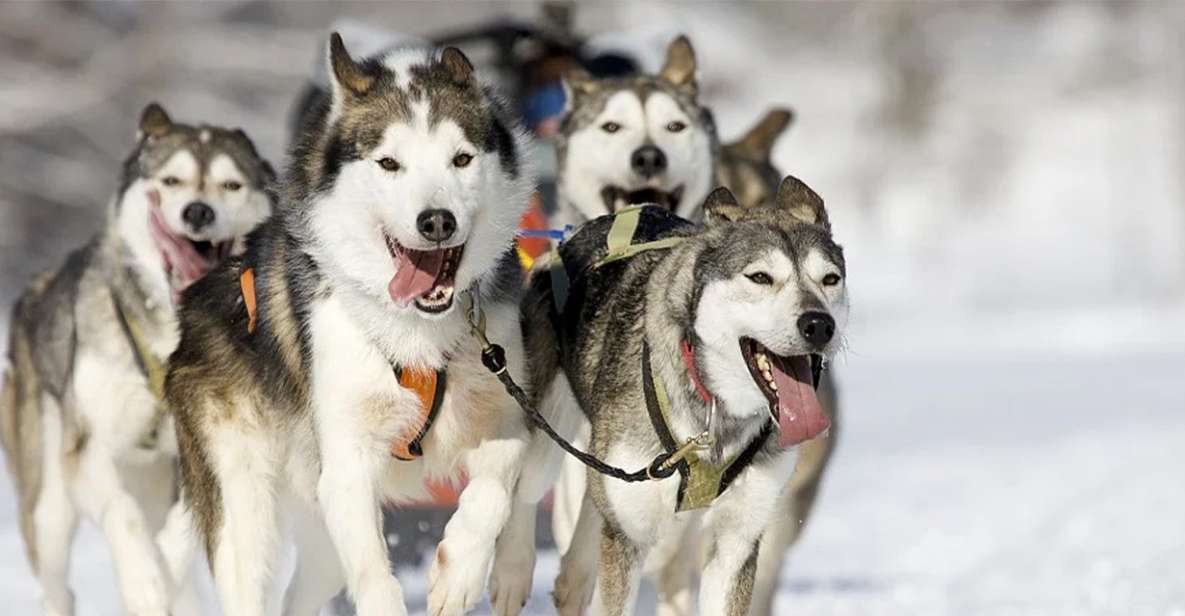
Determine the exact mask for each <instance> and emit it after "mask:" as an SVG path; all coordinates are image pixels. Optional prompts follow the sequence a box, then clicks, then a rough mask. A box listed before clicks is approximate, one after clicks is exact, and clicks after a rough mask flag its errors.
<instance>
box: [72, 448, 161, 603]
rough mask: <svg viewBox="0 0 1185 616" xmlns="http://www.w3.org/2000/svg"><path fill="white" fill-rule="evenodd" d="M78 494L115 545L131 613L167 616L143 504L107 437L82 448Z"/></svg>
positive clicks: (158, 564) (122, 587)
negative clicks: (128, 485)
mask: <svg viewBox="0 0 1185 616" xmlns="http://www.w3.org/2000/svg"><path fill="white" fill-rule="evenodd" d="M76 485H77V486H78V488H77V489H76V490H75V498H76V499H77V501H78V503H79V505H80V506H81V507H82V509H83V510H84V511H86V512H87V514H88V515H90V516H91V517H92V518H93V519H94V520H95V521H96V522H98V524H99V527H100V528H102V529H103V535H104V536H105V537H106V538H107V541H108V543H109V544H110V545H111V555H112V557H113V559H114V560H115V570H116V574H117V576H118V578H119V587H120V592H121V594H122V595H123V601H124V606H125V607H126V608H127V611H128V613H129V614H131V615H132V616H148V615H152V616H165V615H167V614H168V611H169V597H170V594H171V593H170V589H169V586H168V576H166V575H165V574H164V567H163V563H162V562H161V560H160V558H159V555H158V553H157V551H156V545H155V544H154V543H153V541H152V538H151V536H150V534H149V530H148V524H147V521H146V520H145V519H144V513H143V512H142V511H141V510H140V507H139V505H138V504H137V503H136V501H135V499H134V498H133V497H132V495H131V493H130V492H128V490H127V489H126V487H125V486H124V485H123V482H122V480H121V478H120V475H119V471H118V469H117V468H116V466H115V454H114V452H112V451H111V449H110V448H109V447H108V446H107V445H106V442H105V440H102V439H98V438H92V439H91V441H90V442H88V443H87V444H86V446H85V447H84V448H83V450H82V456H81V459H80V461H79V466H78V480H77V481H76Z"/></svg>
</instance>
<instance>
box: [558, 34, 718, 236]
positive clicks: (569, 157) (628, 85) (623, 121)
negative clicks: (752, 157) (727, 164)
mask: <svg viewBox="0 0 1185 616" xmlns="http://www.w3.org/2000/svg"><path fill="white" fill-rule="evenodd" d="M564 89H565V92H566V94H567V108H566V110H565V112H564V116H563V119H562V120H561V122H560V129H559V133H558V136H557V156H558V159H559V177H558V186H557V188H558V196H559V205H558V208H559V209H558V212H557V213H556V217H555V222H557V223H560V224H575V223H578V222H581V221H584V220H588V219H590V218H596V217H597V216H601V215H604V214H611V213H613V212H615V211H617V210H620V209H621V208H623V207H626V206H628V205H634V204H640V203H655V204H658V205H661V206H663V207H665V208H666V209H668V210H670V211H672V212H675V213H676V214H679V215H680V216H683V217H685V218H694V217H696V216H698V209H699V207H700V204H702V203H703V200H704V197H706V196H707V194H708V191H709V190H710V189H711V188H712V186H713V183H712V182H713V173H714V171H713V169H714V165H715V160H716V155H717V150H718V149H719V143H718V141H717V138H716V129H715V125H714V124H713V122H712V118H711V114H710V113H708V111H707V109H706V108H704V107H703V106H701V105H700V104H699V101H698V93H699V89H698V85H697V82H696V61H695V52H694V50H693V49H692V47H691V43H690V42H689V41H688V40H687V38H686V37H682V36H680V37H678V38H676V39H675V40H674V41H672V42H671V44H670V45H669V46H668V48H667V55H666V62H665V64H664V66H663V68H662V70H661V71H660V72H659V74H657V75H638V76H634V77H623V78H611V79H593V78H592V77H590V76H589V75H588V74H587V73H585V72H583V71H581V70H579V69H577V70H573V71H571V72H569V73H568V74H567V75H566V76H565V78H564Z"/></svg>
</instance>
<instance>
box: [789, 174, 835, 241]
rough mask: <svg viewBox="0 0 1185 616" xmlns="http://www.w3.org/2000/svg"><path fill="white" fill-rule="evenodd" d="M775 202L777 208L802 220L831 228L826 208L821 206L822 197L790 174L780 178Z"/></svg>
mask: <svg viewBox="0 0 1185 616" xmlns="http://www.w3.org/2000/svg"><path fill="white" fill-rule="evenodd" d="M775 204H776V205H777V207H778V209H781V210H784V211H786V212H787V213H788V214H790V215H791V216H793V217H795V218H797V219H798V220H801V221H802V222H805V223H809V224H812V225H822V226H823V227H826V228H827V229H831V222H830V221H829V220H828V219H827V210H826V209H824V208H823V198H822V197H820V196H819V195H818V193H816V192H815V191H813V190H811V188H810V187H809V186H807V185H806V184H803V183H802V180H799V179H798V178H796V177H794V176H792V175H788V176H786V178H785V179H783V180H782V185H781V186H778V198H777V200H776V201H775Z"/></svg>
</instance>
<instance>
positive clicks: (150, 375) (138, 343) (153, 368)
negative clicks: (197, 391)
mask: <svg viewBox="0 0 1185 616" xmlns="http://www.w3.org/2000/svg"><path fill="white" fill-rule="evenodd" d="M111 300H112V303H113V304H114V305H115V317H116V319H117V320H118V321H119V326H120V328H121V329H123V334H124V336H125V337H126V338H127V339H128V345H129V346H131V347H132V356H133V358H135V360H136V365H137V366H138V367H139V368H140V372H141V373H142V374H143V375H144V378H145V379H147V380H148V391H150V392H152V397H153V398H155V399H156V410H155V412H154V414H153V418H152V429H151V430H149V431H148V434H145V435H144V438H143V439H141V440H140V446H141V447H143V448H145V449H155V448H156V445H157V443H158V441H159V439H160V434H159V433H160V426H161V423H162V422H163V421H164V419H165V415H167V414H168V412H169V410H168V406H167V405H166V404H165V364H164V362H163V361H161V359H160V358H159V357H157V356H156V354H155V353H153V352H152V349H151V348H150V347H149V346H148V339H147V338H146V337H145V336H144V330H143V329H141V327H140V324H139V323H137V322H136V321H135V319H131V318H129V317H128V313H127V311H126V310H124V307H123V302H121V301H119V294H118V293H116V292H115V290H114V289H112V290H111Z"/></svg>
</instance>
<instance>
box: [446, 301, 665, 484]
mask: <svg viewBox="0 0 1185 616" xmlns="http://www.w3.org/2000/svg"><path fill="white" fill-rule="evenodd" d="M467 314H468V316H469V326H470V328H471V329H472V330H473V335H474V337H476V338H477V341H478V342H479V343H480V344H481V363H482V365H484V366H485V367H486V370H489V371H490V372H491V373H493V374H494V376H496V377H498V380H499V381H501V382H502V386H503V387H504V388H506V393H508V394H510V397H511V398H514V400H515V402H518V405H519V406H520V407H522V409H523V411H524V412H525V413H526V414H527V417H529V418H530V419H531V423H533V424H535V426H536V427H538V428H539V429H540V430H543V432H544V433H546V434H547V436H548V437H550V438H551V440H553V441H555V444H556V445H559V446H560V449H563V450H564V451H566V452H568V453H569V454H571V455H572V457H574V458H576V459H577V460H580V462H582V463H583V464H584V465H585V466H587V467H589V468H591V469H593V470H594V471H596V472H598V473H600V474H602V475H608V476H609V477H613V478H615V479H620V480H622V481H625V482H629V483H638V482H642V481H657V480H659V479H666V478H667V477H670V476H671V475H674V474H675V470H676V464H678V462H679V460H681V459H682V458H683V456H686V455H687V451H685V450H688V447H686V446H685V447H683V448H682V449H680V450H678V451H676V452H674V453H667V452H665V451H664V452H663V453H660V454H658V455H657V456H655V458H654V461H652V462H651V463H650V465H649V466H647V467H645V468H642V469H638V470H636V471H633V472H630V471H627V470H625V469H623V468H619V467H616V466H613V465H612V464H606V463H605V462H603V461H601V459H600V458H597V457H596V456H594V455H593V454H591V453H588V452H586V451H581V450H580V449H578V448H577V447H576V446H575V445H573V444H572V443H569V442H568V441H567V439H565V438H564V437H562V436H560V435H559V433H557V432H556V431H555V429H554V428H552V427H551V424H549V423H547V418H545V417H544V416H543V414H542V413H540V412H539V410H538V409H536V408H535V406H534V405H533V404H531V400H530V398H529V397H528V396H527V392H525V391H523V388H522V387H519V385H518V383H516V382H514V377H512V376H510V371H509V370H507V369H506V351H505V350H504V349H503V348H502V346H501V345H498V344H493V343H491V342H490V341H489V339H488V338H486V333H485V314H484V313H483V312H482V311H481V308H480V307H479V306H478V304H477V292H476V291H473V292H471V293H470V306H469V310H468V311H467ZM676 456H678V459H676Z"/></svg>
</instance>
